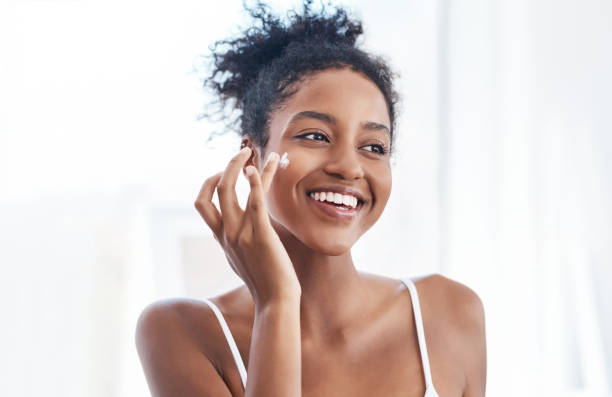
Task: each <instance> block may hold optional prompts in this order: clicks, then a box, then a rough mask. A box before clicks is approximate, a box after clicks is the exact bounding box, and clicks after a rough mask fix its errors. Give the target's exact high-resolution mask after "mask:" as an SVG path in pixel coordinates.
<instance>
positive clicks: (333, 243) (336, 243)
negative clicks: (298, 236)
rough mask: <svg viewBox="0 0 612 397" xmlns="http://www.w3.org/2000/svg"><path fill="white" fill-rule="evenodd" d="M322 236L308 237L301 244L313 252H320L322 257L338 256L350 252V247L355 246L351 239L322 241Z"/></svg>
mask: <svg viewBox="0 0 612 397" xmlns="http://www.w3.org/2000/svg"><path fill="white" fill-rule="evenodd" d="M322 238H323V236H321V235H318V236H310V238H308V239H303V240H302V243H303V244H304V245H306V246H307V247H310V249H312V250H313V251H317V252H320V253H322V254H324V255H329V256H338V255H342V254H344V253H346V252H347V251H350V249H351V247H352V246H353V245H354V244H355V240H353V239H346V240H345V239H341V238H333V239H325V240H323V239H322Z"/></svg>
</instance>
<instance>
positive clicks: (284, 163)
mask: <svg viewBox="0 0 612 397" xmlns="http://www.w3.org/2000/svg"><path fill="white" fill-rule="evenodd" d="M278 165H279V167H281V168H283V169H285V168H287V167H288V166H289V154H288V153H287V152H285V153H283V155H282V157H281V159H280V161H279V163H278Z"/></svg>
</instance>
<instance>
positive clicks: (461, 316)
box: [415, 274, 484, 330]
mask: <svg viewBox="0 0 612 397" xmlns="http://www.w3.org/2000/svg"><path fill="white" fill-rule="evenodd" d="M415 285H416V286H417V290H418V291H419V295H423V296H424V297H425V300H427V302H428V305H429V306H432V307H431V309H432V310H434V311H435V312H437V313H440V314H445V316H444V318H449V319H452V320H453V323H454V324H455V326H456V328H458V329H459V330H461V329H464V330H469V329H470V328H472V327H474V326H479V325H480V324H481V323H484V305H483V303H482V300H481V299H480V297H479V296H478V294H476V292H474V290H472V289H471V288H470V287H468V286H466V285H465V284H462V283H460V282H458V281H455V280H452V279H450V278H448V277H445V276H443V275H441V274H432V275H430V276H427V277H423V278H420V279H418V280H415Z"/></svg>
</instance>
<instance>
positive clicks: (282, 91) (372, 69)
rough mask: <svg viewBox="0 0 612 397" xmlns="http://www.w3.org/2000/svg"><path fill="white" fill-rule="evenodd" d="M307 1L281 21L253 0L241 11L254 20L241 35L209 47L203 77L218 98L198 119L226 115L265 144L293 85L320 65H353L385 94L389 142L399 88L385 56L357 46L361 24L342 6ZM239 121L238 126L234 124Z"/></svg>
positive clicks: (232, 124) (232, 126) (244, 132)
mask: <svg viewBox="0 0 612 397" xmlns="http://www.w3.org/2000/svg"><path fill="white" fill-rule="evenodd" d="M312 3H313V0H305V1H304V3H303V9H302V12H301V13H298V12H296V11H295V10H292V11H289V12H288V13H287V21H286V22H284V21H282V20H281V18H279V17H278V16H276V15H274V14H272V12H271V10H270V7H269V6H268V5H266V4H265V3H263V2H262V1H261V0H258V1H257V2H256V4H255V5H254V6H252V7H250V6H248V5H247V4H246V3H245V2H244V1H243V7H244V9H245V10H246V11H247V12H248V13H249V14H250V16H251V17H252V18H253V19H254V20H255V23H254V25H253V26H251V27H249V28H247V29H245V30H243V31H242V32H241V34H240V36H239V37H237V38H233V39H226V40H219V41H217V42H215V43H214V44H213V45H211V46H210V48H209V50H210V51H211V56H210V57H209V59H210V61H211V63H212V72H211V73H210V74H209V75H208V77H206V78H205V80H204V86H205V87H207V88H209V89H211V90H212V91H213V92H214V93H215V94H216V98H217V100H216V101H215V102H214V103H213V104H211V105H215V104H216V105H217V106H209V107H208V108H207V110H206V111H205V112H204V114H203V117H207V118H209V119H213V120H216V121H219V120H225V121H226V122H227V124H228V127H230V129H237V130H239V133H240V135H241V136H246V135H248V136H250V137H251V138H252V139H253V140H254V141H255V143H256V144H257V145H258V146H259V147H260V148H262V149H265V147H266V144H267V142H268V139H269V130H268V127H269V120H270V115H271V114H272V112H273V111H274V110H275V109H278V107H279V106H280V105H282V104H283V102H284V101H285V100H286V99H288V98H289V97H290V96H291V95H292V94H294V93H295V92H296V85H295V84H294V83H296V82H300V81H302V79H304V78H305V77H307V76H309V75H312V73H315V72H317V71H322V70H325V69H331V68H346V67H349V68H352V69H353V70H355V71H358V72H360V73H363V74H364V75H366V76H367V77H368V78H369V79H370V80H372V81H373V82H374V83H375V84H376V85H377V86H378V88H379V89H380V91H381V92H382V94H383V96H384V98H385V101H386V103H387V108H388V111H389V118H390V120H391V148H390V150H391V151H393V150H392V148H393V141H394V130H395V121H396V109H395V108H396V104H397V102H398V94H397V92H396V91H395V90H394V89H393V78H394V77H395V74H394V73H393V72H392V71H391V69H390V67H389V66H388V65H387V63H386V62H385V60H383V59H382V58H381V57H377V56H373V55H370V54H368V53H366V52H365V51H363V50H361V49H360V48H358V46H357V45H356V42H357V38H358V37H359V36H360V35H361V34H362V33H363V27H362V23H361V21H359V20H355V19H351V18H349V16H348V14H347V11H346V10H344V9H342V8H338V7H332V6H331V5H329V4H328V7H330V8H331V10H329V9H328V7H327V6H326V5H325V4H321V9H320V11H319V12H315V11H314V10H313V9H312ZM237 127H238V128H237Z"/></svg>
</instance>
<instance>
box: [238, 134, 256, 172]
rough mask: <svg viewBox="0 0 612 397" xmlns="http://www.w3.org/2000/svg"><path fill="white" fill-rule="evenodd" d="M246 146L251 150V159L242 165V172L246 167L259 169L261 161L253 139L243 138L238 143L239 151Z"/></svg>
mask: <svg viewBox="0 0 612 397" xmlns="http://www.w3.org/2000/svg"><path fill="white" fill-rule="evenodd" d="M246 146H248V147H250V148H251V157H250V158H249V159H248V160H247V162H246V163H245V164H244V167H243V168H242V170H243V171H244V170H245V169H246V167H247V166H249V165H252V166H254V167H255V168H257V169H259V163H260V160H261V159H260V157H259V156H260V155H261V150H260V149H259V148H258V147H257V145H256V144H255V142H254V141H253V139H252V138H251V137H249V136H246V137H244V138H243V139H242V141H241V142H240V149H242V148H244V147H246Z"/></svg>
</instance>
